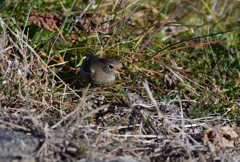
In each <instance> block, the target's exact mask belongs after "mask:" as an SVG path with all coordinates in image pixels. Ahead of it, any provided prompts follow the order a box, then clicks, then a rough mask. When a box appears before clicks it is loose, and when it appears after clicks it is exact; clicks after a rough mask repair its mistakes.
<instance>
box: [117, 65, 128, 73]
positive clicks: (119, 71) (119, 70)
mask: <svg viewBox="0 0 240 162" xmlns="http://www.w3.org/2000/svg"><path fill="white" fill-rule="evenodd" d="M122 69H127V68H126V67H124V66H123V67H122V68H121V69H116V70H115V72H116V73H120V74H124V73H123V71H122Z"/></svg>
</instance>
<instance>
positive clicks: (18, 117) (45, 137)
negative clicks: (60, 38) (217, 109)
mask: <svg viewBox="0 0 240 162" xmlns="http://www.w3.org/2000/svg"><path fill="white" fill-rule="evenodd" d="M0 21H1V25H2V26H1V28H2V30H3V33H2V35H1V44H0V48H1V54H0V63H1V64H0V75H1V78H0V84H1V86H0V90H1V91H0V99H1V102H0V104H1V109H0V116H1V120H0V124H1V126H2V128H4V129H9V130H14V131H21V132H25V133H26V132H30V133H31V134H32V135H33V136H39V137H40V138H41V139H42V143H41V145H40V146H39V148H38V150H36V153H35V154H34V155H32V156H31V157H32V158H34V159H35V160H37V161H77V160H80V161H238V160H240V156H239V145H238V143H239V142H238V140H237V139H231V140H233V141H234V147H232V148H231V147H227V148H226V147H222V146H221V140H223V138H222V137H221V138H220V139H219V140H220V141H218V140H215V139H217V137H214V138H213V139H211V140H209V141H206V139H205V138H204V132H205V131H206V130H220V129H221V128H222V127H223V126H225V125H228V124H229V123H232V122H231V121H230V120H229V119H228V117H227V113H228V112H226V113H225V114H223V115H220V114H218V115H214V116H209V117H203V118H198V119H192V118H190V114H189V111H188V106H186V105H189V104H191V103H197V102H198V100H193V99H190V98H187V97H186V98H185V99H182V97H179V96H178V95H176V97H175V98H173V99H169V100H165V101H159V100H158V98H157V97H156V96H154V93H153V92H152V89H151V88H149V84H151V86H153V87H154V90H156V91H158V92H159V93H162V92H163V91H162V90H161V89H160V88H158V86H156V85H153V84H152V83H149V82H148V81H146V78H147V79H149V78H156V76H153V75H151V74H152V73H154V74H156V75H157V76H161V75H163V73H161V72H159V71H160V70H159V71H154V70H152V71H151V70H149V69H144V68H141V67H140V66H139V64H137V63H136V64H134V63H133V64H131V65H132V67H130V69H138V70H140V71H141V72H143V71H144V72H145V73H144V77H141V76H140V75H141V73H138V74H137V75H138V76H140V77H139V80H138V81H137V83H138V84H136V86H135V87H134V88H131V86H129V85H128V82H130V81H125V82H123V83H122V84H123V88H125V91H127V92H128V93H127V94H123V93H122V94H121V95H116V94H115V92H116V91H114V90H116V87H117V86H116V87H115V89H113V88H112V89H111V91H109V90H108V89H106V90H105V89H104V90H102V89H101V90H99V89H96V88H92V87H89V86H88V87H86V88H83V92H82V93H81V92H79V91H77V90H75V89H73V88H72V86H69V85H68V84H66V83H65V82H64V81H62V80H61V78H60V77H59V76H58V74H57V73H56V71H57V70H56V69H57V66H59V65H60V64H59V65H55V66H56V67H55V66H51V65H47V64H46V60H42V58H43V57H40V54H39V53H37V52H36V50H35V49H34V48H33V47H32V46H31V45H30V44H29V42H28V38H26V37H23V36H22V35H24V34H23V33H22V31H20V30H18V29H17V28H16V29H15V31H12V30H11V29H10V28H9V26H8V25H6V24H5V23H4V21H3V20H0ZM6 31H8V33H7V32H6ZM119 57H120V56H119ZM121 57H122V58H123V60H124V61H126V62H132V61H133V60H134V61H135V62H137V61H138V58H137V57H136V58H131V57H127V56H126V57H123V56H121ZM138 57H140V58H141V56H140V55H138ZM157 57H159V56H158V55H156V56H155V58H157ZM45 58H46V57H45ZM150 61H152V62H154V63H156V59H155V60H154V58H153V59H152V60H150ZM141 63H144V62H141ZM161 66H162V65H161ZM176 69H179V68H177V67H176ZM176 69H171V68H169V71H170V72H171V73H172V75H165V83H166V84H169V85H168V87H171V86H173V87H174V86H176V83H175V81H176V80H177V79H178V80H180V81H181V82H182V83H183V84H184V86H185V88H186V89H188V90H189V91H190V92H191V93H192V94H196V95H198V96H200V94H198V92H199V91H197V90H196V89H201V90H202V89H204V87H202V86H201V85H198V83H196V82H195V81H193V80H190V79H188V78H187V77H186V76H184V75H183V74H181V73H180V72H179V71H178V70H176ZM130 75H131V74H127V77H129V78H130ZM169 82H171V84H170V83H169ZM117 84H119V83H117ZM120 84H121V83H120ZM120 84H119V85H120ZM196 87H197V88H196ZM205 89H206V88H205ZM174 91H175V90H172V91H169V92H168V94H166V95H169V96H171V93H174ZM213 91H214V92H216V91H215V90H213ZM163 93H165V92H163ZM204 93H205V92H203V93H202V94H203V95H204ZM109 99H110V100H109ZM233 107H234V106H233ZM229 111H231V110H229ZM232 127H233V129H234V130H235V131H236V132H237V133H238V134H239V127H236V126H235V125H234V123H233V124H232Z"/></svg>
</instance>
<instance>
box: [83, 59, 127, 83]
mask: <svg viewBox="0 0 240 162" xmlns="http://www.w3.org/2000/svg"><path fill="white" fill-rule="evenodd" d="M121 69H126V68H125V67H124V66H123V65H122V64H121V63H120V62H119V61H118V60H116V59H113V58H99V57H97V56H93V55H90V56H88V57H87V58H86V60H85V61H84V63H83V64H82V65H81V67H80V73H81V75H82V77H83V79H84V80H85V81H86V82H87V83H91V84H93V85H96V86H100V87H107V86H111V85H113V84H114V82H115V80H116V74H117V73H121V74H123V72H122V71H121Z"/></svg>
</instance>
